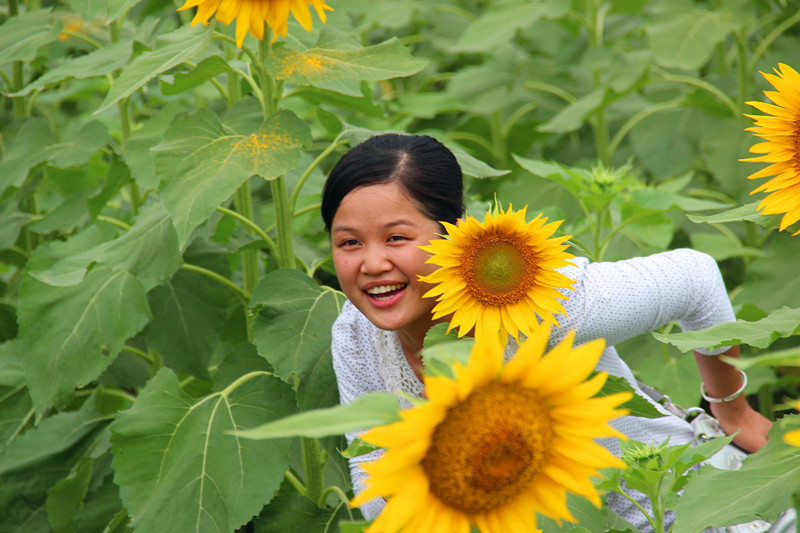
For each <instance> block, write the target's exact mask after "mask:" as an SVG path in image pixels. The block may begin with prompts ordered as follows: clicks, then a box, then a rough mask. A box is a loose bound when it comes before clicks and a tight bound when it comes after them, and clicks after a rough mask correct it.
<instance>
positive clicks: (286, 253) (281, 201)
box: [269, 176, 295, 268]
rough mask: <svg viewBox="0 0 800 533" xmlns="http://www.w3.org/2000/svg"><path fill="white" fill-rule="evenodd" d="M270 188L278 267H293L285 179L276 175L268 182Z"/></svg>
mask: <svg viewBox="0 0 800 533" xmlns="http://www.w3.org/2000/svg"><path fill="white" fill-rule="evenodd" d="M269 184H270V187H271V188H272V201H273V202H274V204H275V226H276V231H277V233H278V235H277V241H278V257H277V258H276V259H277V262H278V266H279V267H280V268H294V267H295V260H294V243H293V242H292V219H293V218H294V217H293V216H292V210H291V207H290V205H289V194H288V192H287V190H286V179H285V178H284V177H283V176H278V177H277V178H275V179H274V180H272V181H270V182H269Z"/></svg>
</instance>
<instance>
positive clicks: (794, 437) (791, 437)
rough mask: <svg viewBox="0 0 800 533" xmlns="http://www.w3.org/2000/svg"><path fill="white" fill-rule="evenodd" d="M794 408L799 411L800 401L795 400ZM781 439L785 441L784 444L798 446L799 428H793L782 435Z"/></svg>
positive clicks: (799, 438) (799, 443)
mask: <svg viewBox="0 0 800 533" xmlns="http://www.w3.org/2000/svg"><path fill="white" fill-rule="evenodd" d="M794 408H795V409H797V410H798V411H800V401H799V402H797V405H795V406H794ZM783 440H784V441H785V442H786V444H791V445H792V446H800V429H795V430H794V431H790V432H788V433H786V434H785V435H784V436H783Z"/></svg>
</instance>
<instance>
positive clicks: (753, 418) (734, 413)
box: [694, 346, 772, 453]
mask: <svg viewBox="0 0 800 533" xmlns="http://www.w3.org/2000/svg"><path fill="white" fill-rule="evenodd" d="M720 355H727V356H730V357H739V347H738V346H732V347H730V348H729V349H728V350H727V351H725V352H723V353H722V354H720ZM694 357H695V360H696V361H697V369H698V370H699V371H700V377H701V379H702V380H703V388H704V389H705V393H706V396H708V397H710V398H725V397H726V396H729V395H731V394H734V393H735V392H736V391H737V390H739V389H740V388H741V386H742V385H743V383H742V374H741V373H740V372H739V371H738V370H737V369H736V368H735V367H733V366H732V365H729V364H728V363H726V362H725V361H723V360H721V359H720V358H719V356H715V355H704V354H702V353H700V352H694ZM710 405H711V414H713V415H714V417H715V418H716V419H717V420H719V424H720V426H721V427H722V430H723V431H724V432H725V433H726V434H727V435H730V434H732V433H734V432H736V431H739V434H738V435H736V436H735V437H734V439H733V442H734V444H736V445H737V446H739V447H740V448H742V449H743V450H745V451H747V452H751V453H752V452H755V451H757V450H758V449H759V448H761V447H762V446H764V444H766V443H767V432H768V431H769V428H770V427H771V426H772V422H770V421H769V420H767V419H766V418H765V417H764V416H762V415H761V414H760V413H759V412H758V411H756V410H754V409H753V408H752V407H750V404H749V403H747V399H746V398H745V396H744V394H740V395H739V396H737V397H736V398H733V399H732V400H730V401H726V402H719V403H711V404H710Z"/></svg>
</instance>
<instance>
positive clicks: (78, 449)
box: [0, 396, 110, 532]
mask: <svg viewBox="0 0 800 533" xmlns="http://www.w3.org/2000/svg"><path fill="white" fill-rule="evenodd" d="M109 422H110V419H109V417H107V416H104V415H101V414H100V413H98V412H97V411H96V409H95V408H94V397H93V396H90V397H89V398H88V399H87V400H86V401H85V402H84V404H83V406H82V407H81V408H80V409H79V410H78V411H71V412H62V413H58V414H55V415H53V416H50V417H47V418H45V419H43V420H42V421H40V422H39V424H38V425H37V426H35V427H32V428H30V429H28V430H27V431H25V432H24V433H22V434H21V435H19V436H18V437H17V438H16V439H15V440H14V441H12V442H11V443H9V444H8V445H7V446H5V447H4V448H3V453H1V454H0V531H18V532H23V531H24V532H28V531H50V525H49V524H48V519H47V515H46V513H45V505H46V501H47V497H48V494H47V492H48V489H49V488H50V487H53V486H54V485H55V484H56V483H57V482H59V481H60V480H62V479H64V478H65V477H67V476H68V475H69V474H70V471H71V470H72V469H73V467H75V466H76V465H77V464H78V462H79V461H80V460H81V458H82V457H85V456H86V455H89V454H92V453H93V452H94V451H95V450H97V449H98V447H99V446H102V443H103V442H106V441H104V438H105V439H107V437H104V432H107V431H108V429H107V426H108V424H109ZM34 524H35V526H34ZM39 528H41V529H39Z"/></svg>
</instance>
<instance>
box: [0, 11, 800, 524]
mask: <svg viewBox="0 0 800 533" xmlns="http://www.w3.org/2000/svg"><path fill="white" fill-rule="evenodd" d="M798 71H800V1H799V0H725V1H722V0H651V1H646V0H493V1H489V0H424V1H423V0H380V1H374V0H373V1H367V0H327V1H323V0H188V1H186V2H185V3H183V2H179V1H175V2H169V1H166V0H110V1H107V2H95V1H91V0H24V1H23V0H0V74H1V75H2V79H0V531H2V532H9V533H10V532H20V533H36V532H50V531H53V532H57V533H61V532H79V533H84V532H87V533H88V532H98V533H100V532H108V533H119V532H126V531H135V532H137V533H149V532H159V533H160V532H189V531H193V532H234V531H238V532H242V533H244V532H254V533H256V532H257V533H267V532H274V533H285V532H297V533H304V532H309V533H316V532H319V533H323V532H341V533H357V532H361V531H366V530H367V528H369V527H370V526H369V522H368V521H366V520H365V519H364V518H363V517H362V515H361V514H360V512H359V510H358V508H357V507H353V506H351V505H350V502H351V500H353V498H354V493H353V490H352V484H351V481H350V474H349V469H348V457H351V456H353V455H358V454H359V453H363V451H365V449H366V450H369V449H371V448H370V447H369V446H368V445H366V444H365V443H362V442H359V441H356V442H355V443H354V446H351V447H349V448H348V445H347V442H346V441H345V439H344V437H343V434H344V433H345V432H347V431H354V430H357V429H366V428H371V427H373V426H381V425H383V424H388V423H390V422H394V421H397V420H399V418H398V406H397V401H396V399H395V398H394V397H393V396H392V395H390V394H386V395H385V396H381V395H378V396H375V397H373V398H367V399H366V401H364V402H354V403H353V404H349V405H348V406H346V407H337V406H338V405H339V397H338V390H337V384H336V378H335V376H334V372H333V368H332V365H331V348H330V347H331V325H332V324H333V321H334V320H335V319H336V317H337V316H338V314H339V311H340V310H341V308H342V305H343V303H344V302H345V297H344V295H343V293H342V292H341V291H340V287H339V285H338V282H337V278H336V274H335V271H334V269H333V264H332V261H331V247H330V242H329V235H328V233H327V232H326V231H325V228H324V225H323V222H322V220H321V217H320V212H319V207H320V196H321V195H320V193H321V189H322V186H323V184H324V181H325V178H326V176H327V174H328V172H329V171H330V169H331V168H332V166H333V165H334V164H335V162H336V160H337V159H338V158H339V156H341V154H342V153H344V151H346V150H347V149H348V148H349V147H351V146H353V145H355V144H357V143H358V142H360V141H362V140H364V139H367V138H368V137H370V136H372V135H374V134H376V133H379V132H387V131H393V132H404V133H422V134H427V135H431V136H433V137H435V138H437V139H439V140H440V141H442V142H443V143H444V144H445V145H446V146H448V147H449V148H450V149H451V150H452V151H453V152H454V153H455V154H456V157H457V158H458V160H459V163H460V164H461V167H462V170H463V172H464V175H465V176H464V180H465V191H466V194H467V197H466V203H467V207H468V213H469V214H471V215H473V216H479V215H481V214H482V213H484V212H486V211H487V209H490V208H491V206H492V205H495V203H496V202H499V203H500V204H501V205H508V204H509V203H513V205H514V206H515V207H517V208H521V207H522V206H524V205H527V206H528V213H529V216H530V217H531V218H532V217H533V216H535V215H536V214H538V213H540V212H541V213H543V215H544V216H545V217H547V218H548V219H549V220H563V221H564V222H563V224H562V225H561V226H560V227H559V229H558V231H557V233H556V237H559V236H565V235H570V236H571V237H570V239H569V241H567V243H568V244H569V245H570V247H569V249H568V251H569V252H570V253H572V254H574V255H578V256H584V257H587V258H589V259H591V260H592V261H613V260H619V259H625V258H629V257H636V256H643V255H648V254H651V253H656V252H661V251H665V250H669V249H675V248H693V249H696V250H699V251H702V252H705V253H707V254H710V255H711V256H712V257H713V258H714V259H715V260H716V261H717V262H718V264H719V266H720V269H721V271H722V273H723V276H724V279H725V283H726V287H727V289H728V291H729V296H730V299H731V301H732V302H733V304H734V308H735V310H736V313H737V322H735V323H728V324H724V325H720V326H715V327H713V328H709V329H706V330H701V331H698V332H692V333H680V332H679V328H678V327H677V324H673V325H670V326H668V327H665V328H662V329H661V330H659V331H656V332H653V333H652V334H650V335H644V336H639V337H636V338H634V339H631V340H629V341H626V342H625V343H623V344H621V345H618V346H617V348H618V350H619V352H620V354H621V356H622V357H623V358H624V359H625V360H626V361H627V362H628V364H629V365H630V366H631V367H632V368H633V369H634V371H635V373H636V377H637V378H638V379H640V380H641V381H642V382H644V383H647V384H648V385H650V386H652V387H654V388H656V389H658V390H661V391H663V392H664V393H666V394H668V395H669V397H670V398H671V399H672V400H673V401H674V402H675V403H677V404H679V405H682V406H684V407H690V406H697V405H700V402H701V397H700V392H699V390H700V378H699V376H698V374H697V370H696V367H695V363H694V360H693V358H692V356H691V353H690V352H691V350H692V349H694V348H698V347H718V346H724V345H728V344H739V345H740V346H741V352H742V358H741V359H740V360H739V361H738V362H737V363H736V365H737V366H738V367H739V368H741V369H744V370H746V372H747V375H748V376H749V383H748V388H747V390H746V393H747V395H748V399H749V401H750V402H751V404H752V405H754V406H756V407H757V409H758V410H759V411H760V412H761V413H762V414H764V415H765V416H767V417H768V418H770V419H771V420H774V421H775V423H774V424H773V428H772V431H771V438H770V441H769V443H768V444H767V445H766V446H765V447H764V448H763V449H762V450H760V451H759V452H757V453H756V454H753V455H752V456H750V457H748V458H747V459H746V460H745V461H744V465H743V466H742V468H741V469H740V470H737V471H723V470H716V469H714V468H711V467H703V468H701V469H699V470H697V469H695V468H694V465H696V464H697V463H699V462H700V461H702V460H703V459H705V458H706V457H708V456H710V455H712V454H713V452H714V451H715V450H716V449H718V448H719V446H721V445H722V444H725V442H727V441H729V439H718V440H719V444H717V443H716V442H715V441H710V442H709V443H707V445H703V446H701V447H698V449H697V450H696V451H695V452H694V453H693V452H692V450H694V448H693V449H691V450H688V451H687V449H685V448H680V447H668V446H666V445H665V446H663V447H654V448H650V449H647V450H641V449H636V446H635V444H633V443H632V444H631V445H630V449H629V450H628V451H629V453H628V458H629V460H627V461H626V463H627V468H626V469H625V470H623V469H621V468H620V466H622V465H618V464H616V462H615V461H612V460H611V459H609V460H608V461H606V462H602V464H598V465H596V466H600V467H602V468H601V470H600V473H599V475H598V472H597V471H595V468H594V467H593V468H588V467H587V468H584V470H588V471H591V472H590V474H591V475H592V477H591V479H592V483H593V484H594V486H595V487H596V489H597V490H598V491H600V492H609V491H614V490H615V489H616V488H618V486H619V483H620V482H621V481H625V483H627V484H628V485H631V486H636V487H640V489H641V490H642V491H643V492H645V493H647V494H648V495H652V501H653V503H654V512H655V513H656V514H657V515H658V516H661V517H663V513H665V512H667V511H669V512H674V513H675V516H676V517H677V518H676V519H675V521H674V525H673V526H672V531H674V532H676V533H680V532H699V531H701V530H702V529H704V528H705V527H711V526H727V525H732V524H738V523H742V522H747V521H750V520H754V519H764V520H767V521H774V520H776V519H777V518H778V516H779V515H780V513H781V512H782V511H784V510H786V509H789V508H792V507H796V506H798V505H800V448H798V447H796V446H794V445H792V444H790V443H795V444H800V442H797V438H796V436H797V434H798V433H797V430H798V429H800V417H798V416H797V410H796V408H797V401H798V399H799V398H800V235H793V233H796V232H800V224H798V223H797V222H798V220H800V75H799V74H798ZM751 148H752V151H751ZM743 159H752V160H753V161H742V160H743ZM762 169H768V170H764V171H763V172H760V171H761V170H762ZM748 177H750V178H752V179H748ZM756 189H758V190H756ZM436 333H437V334H438V333H442V334H441V335H439V336H438V338H435V337H436V336H434V335H431V341H430V345H429V346H428V348H426V350H428V349H429V350H430V352H427V351H426V352H424V353H426V354H427V353H430V365H427V363H426V366H429V369H430V370H431V371H432V372H433V373H434V374H436V373H437V372H438V373H439V374H440V375H441V376H448V375H450V376H456V377H458V376H460V375H462V374H464V373H465V372H466V371H464V370H463V368H464V367H461V366H456V371H455V373H453V371H452V361H453V360H456V359H458V360H464V357H465V354H467V352H468V351H469V348H468V346H469V344H468V343H461V342H457V341H454V340H452V339H451V338H449V337H446V336H445V335H444V332H443V331H442V332H438V331H437V332H436ZM565 349H567V348H565ZM578 349H581V348H576V350H578ZM687 352H688V353H687ZM437 369H438V370H437ZM469 372H478V371H477V370H469ZM509 372H511V370H509ZM476 375H477V374H476ZM437 379H445V378H444V377H438V378H437ZM476 379H477V378H476ZM509 379H511V378H509ZM623 389H624V385H623V384H620V383H619V382H616V381H614V380H609V383H607V384H606V389H604V390H606V391H607V393H608V394H609V395H612V393H619V394H621V395H626V394H627V393H626V392H624V390H623ZM613 397H614V398H622V396H619V397H617V396H613ZM596 401H597V402H598V405H599V402H600V400H596ZM621 401H622V400H621V399H620V400H619V401H617V402H616V403H615V404H614V405H613V406H605V407H604V408H603V409H602V410H601V409H600V407H598V408H597V409H598V411H597V412H598V413H600V412H601V411H602V413H605V414H604V415H603V416H606V415H608V416H611V415H610V414H609V413H612V411H613V408H615V407H616V405H617V404H619V403H620V402H621ZM624 407H625V408H626V409H628V410H629V411H630V412H631V413H632V414H634V415H641V416H652V415H651V414H650V413H649V412H647V409H646V408H644V407H639V406H637V405H636V404H635V403H634V404H625V405H624ZM602 424H605V419H604V420H603V421H602ZM599 425H601V424H600V422H598V427H599ZM785 435H789V436H788V437H787V438H785V439H784V436H785ZM598 436H606V435H605V434H601V433H598ZM412 440H413V439H412ZM454 440H456V439H455V438H454ZM586 446H587V447H586V449H587V450H588V449H589V445H588V444H587V445H586ZM361 448H363V449H361ZM587 453H588V452H587ZM631 458H632V459H631ZM576 468H577V467H576ZM685 472H688V474H687V475H682V474H684V473H685ZM581 473H583V470H581ZM587 479H588V478H587ZM755 494H757V495H758V496H757V497H755V496H754V495H755ZM595 499H596V494H595V492H594V489H591V490H589V489H587V490H586V491H584V492H583V493H582V494H577V495H570V497H569V499H568V501H567V504H568V507H569V513H568V514H567V515H562V516H558V514H557V513H556V514H555V515H548V513H542V516H539V517H538V518H537V519H536V520H535V521H534V522H533V523H534V524H537V527H539V528H541V529H542V530H544V531H546V532H548V533H555V532H561V531H564V532H566V531H573V530H574V531H576V532H578V531H580V532H586V531H589V532H592V533H595V532H597V533H601V532H605V531H611V530H614V531H626V530H627V531H635V528H633V527H632V526H631V525H630V524H625V523H624V521H622V520H621V518H620V517H618V516H616V515H615V514H614V513H613V511H611V510H610V509H608V508H606V506H605V505H603V504H601V502H600V501H599V499H596V500H597V501H595ZM593 503H594V504H597V505H600V507H596V506H595V505H593ZM659 513H661V514H659ZM548 516H550V518H548ZM658 516H657V517H656V518H658ZM564 517H568V518H564ZM658 521H659V520H656V522H658ZM532 527H533V526H532ZM379 528H380V524H377V523H376V524H374V525H373V527H372V528H371V529H370V531H372V532H373V533H374V532H375V531H379V530H380V531H382V530H383V529H379ZM655 529H656V530H659V527H658V526H657V527H655ZM660 529H661V531H663V529H664V528H663V526H660ZM446 530H447V529H446V528H439V529H437V528H436V527H433V528H432V529H430V531H446ZM481 530H482V531H484V533H488V532H489V531H494V530H495V529H493V526H492V525H491V524H490V523H489V522H487V523H486V525H485V526H484V527H481ZM387 531H388V530H387Z"/></svg>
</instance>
